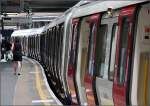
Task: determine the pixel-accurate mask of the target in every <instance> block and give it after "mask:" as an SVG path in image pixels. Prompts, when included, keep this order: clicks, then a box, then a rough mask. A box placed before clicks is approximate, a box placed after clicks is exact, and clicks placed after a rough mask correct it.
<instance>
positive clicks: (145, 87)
mask: <svg viewBox="0 0 150 106" xmlns="http://www.w3.org/2000/svg"><path fill="white" fill-rule="evenodd" d="M147 71H148V59H146V60H145V64H144V106H147V87H148V86H147V84H148V83H147V82H148V75H147V74H148V72H147Z"/></svg>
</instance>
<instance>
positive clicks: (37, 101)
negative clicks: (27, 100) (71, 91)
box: [32, 99, 55, 104]
mask: <svg viewBox="0 0 150 106" xmlns="http://www.w3.org/2000/svg"><path fill="white" fill-rule="evenodd" d="M53 102H55V101H54V100H53V99H50V100H32V103H34V104H35V103H53Z"/></svg>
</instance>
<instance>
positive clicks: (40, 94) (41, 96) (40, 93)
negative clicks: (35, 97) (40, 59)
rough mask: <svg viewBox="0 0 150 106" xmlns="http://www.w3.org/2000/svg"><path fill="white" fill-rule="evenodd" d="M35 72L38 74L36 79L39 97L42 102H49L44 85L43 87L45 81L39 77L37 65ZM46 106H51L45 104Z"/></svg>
mask: <svg viewBox="0 0 150 106" xmlns="http://www.w3.org/2000/svg"><path fill="white" fill-rule="evenodd" d="M35 71H36V74H35V77H36V89H37V91H38V93H39V96H40V98H41V100H47V96H46V95H45V93H44V91H43V89H42V85H43V81H42V80H41V79H40V76H39V73H38V67H37V65H35ZM43 103H44V105H45V106H46V105H50V104H49V103H45V102H43Z"/></svg>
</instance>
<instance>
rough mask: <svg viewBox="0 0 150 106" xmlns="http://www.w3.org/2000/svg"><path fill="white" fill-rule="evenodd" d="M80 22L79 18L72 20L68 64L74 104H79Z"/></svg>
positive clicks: (69, 83)
mask: <svg viewBox="0 0 150 106" xmlns="http://www.w3.org/2000/svg"><path fill="white" fill-rule="evenodd" d="M78 23H79V19H73V21H72V36H71V41H70V45H71V48H70V57H69V64H68V80H67V81H68V86H69V90H70V95H71V98H72V104H78V101H77V95H76V90H75V86H76V85H75V70H76V69H75V68H76V62H77V58H76V56H77V44H78V43H77V42H78V34H77V33H78Z"/></svg>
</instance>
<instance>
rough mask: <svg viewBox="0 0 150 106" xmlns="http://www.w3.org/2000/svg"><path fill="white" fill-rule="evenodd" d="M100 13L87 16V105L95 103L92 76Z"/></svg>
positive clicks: (85, 79) (93, 79) (85, 82)
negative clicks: (88, 29) (88, 28)
mask: <svg viewBox="0 0 150 106" xmlns="http://www.w3.org/2000/svg"><path fill="white" fill-rule="evenodd" d="M100 16H101V15H100V14H93V15H91V16H90V17H89V19H88V20H87V22H88V23H89V26H90V33H89V34H90V35H88V37H89V38H88V54H87V63H86V64H87V71H85V76H84V77H85V78H84V84H85V90H86V97H87V102H88V105H96V104H97V103H96V96H95V93H96V88H95V77H94V70H95V68H94V64H95V63H94V60H95V47H96V36H97V31H98V28H99V20H100Z"/></svg>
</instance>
